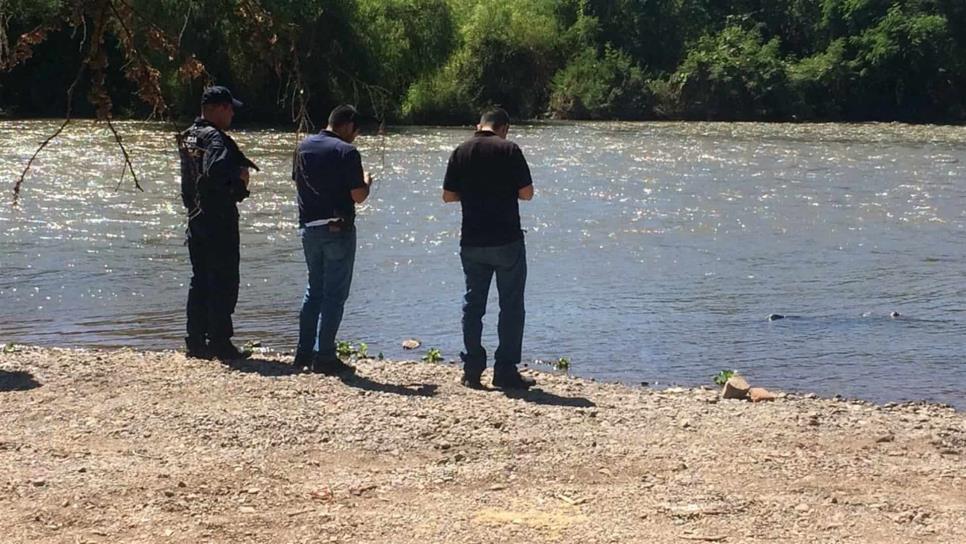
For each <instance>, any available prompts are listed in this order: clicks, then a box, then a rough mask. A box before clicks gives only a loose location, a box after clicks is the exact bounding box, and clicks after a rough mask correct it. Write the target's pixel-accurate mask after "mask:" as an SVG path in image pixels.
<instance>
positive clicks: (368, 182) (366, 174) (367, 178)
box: [362, 172, 373, 185]
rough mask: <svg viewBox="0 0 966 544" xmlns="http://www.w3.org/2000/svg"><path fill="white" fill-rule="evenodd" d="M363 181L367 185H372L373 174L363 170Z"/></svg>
mask: <svg viewBox="0 0 966 544" xmlns="http://www.w3.org/2000/svg"><path fill="white" fill-rule="evenodd" d="M362 181H363V182H365V184H366V185H372V181H373V179H372V174H370V173H369V172H363V173H362Z"/></svg>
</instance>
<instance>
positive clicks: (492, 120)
mask: <svg viewBox="0 0 966 544" xmlns="http://www.w3.org/2000/svg"><path fill="white" fill-rule="evenodd" d="M480 124H481V125H484V126H491V127H493V128H503V127H505V126H507V125H509V124H510V114H509V113H507V112H506V110H505V109H503V108H493V109H491V110H487V111H486V112H484V113H483V116H482V117H480Z"/></svg>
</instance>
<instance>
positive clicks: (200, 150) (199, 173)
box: [180, 117, 258, 213]
mask: <svg viewBox="0 0 966 544" xmlns="http://www.w3.org/2000/svg"><path fill="white" fill-rule="evenodd" d="M181 138H182V140H183V143H182V145H181V146H180V154H181V199H182V201H183V202H184V205H185V207H186V208H188V210H189V211H190V212H192V213H194V212H195V210H196V207H197V205H198V204H200V206H201V210H202V212H205V211H210V212H212V213H214V212H216V211H219V210H225V209H234V208H235V205H236V203H238V202H241V201H242V200H244V199H245V197H247V196H248V195H249V192H248V189H246V188H245V183H244V182H243V181H242V179H241V169H242V167H248V168H255V169H256V170H257V169H258V167H257V166H255V163H253V162H252V161H250V160H249V159H248V158H247V157H245V154H244V153H242V152H241V150H240V149H239V148H238V144H236V143H235V140H233V139H232V138H231V136H229V135H227V134H225V133H224V132H222V131H220V130H218V129H217V128H216V127H215V126H214V125H212V124H211V123H210V122H208V121H207V120H205V119H203V118H201V117H199V118H197V119H195V122H194V124H193V125H191V126H190V127H189V128H188V130H186V131H184V132H183V133H181Z"/></svg>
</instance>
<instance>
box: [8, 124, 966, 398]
mask: <svg viewBox="0 0 966 544" xmlns="http://www.w3.org/2000/svg"><path fill="white" fill-rule="evenodd" d="M54 127H55V124H54V123H51V122H43V121H27V122H0V172H4V174H3V178H2V179H3V182H4V184H5V185H7V186H8V187H9V186H10V185H11V184H12V182H13V179H14V178H15V177H16V173H18V172H19V169H20V168H21V167H22V164H23V163H24V161H25V160H26V159H27V158H28V157H29V155H30V153H31V152H32V151H33V148H34V146H35V145H36V144H37V142H39V141H40V140H42V139H43V138H44V137H45V136H46V135H47V134H49V133H51V132H52V130H53V129H54ZM121 127H122V132H123V134H124V136H125V141H126V142H127V143H128V144H129V145H130V147H131V149H132V151H133V153H134V156H135V159H136V166H137V169H138V172H139V174H140V177H141V181H142V184H143V185H144V188H145V192H143V193H139V192H135V191H134V189H133V186H132V183H131V180H130V178H129V177H128V178H127V179H126V180H125V181H124V182H123V183H122V185H121V186H120V189H119V190H115V187H116V186H117V182H118V179H119V177H120V172H121V169H122V163H121V157H120V154H119V153H118V152H117V149H116V146H115V144H114V143H113V140H112V138H111V136H110V133H109V132H107V130H106V129H105V128H104V127H101V126H95V125H91V124H78V125H74V126H73V127H72V128H71V129H70V130H69V132H68V133H67V134H66V135H65V136H64V137H62V138H61V139H60V140H58V141H57V142H56V144H55V145H53V146H52V147H51V148H49V150H48V151H45V152H44V154H43V155H42V156H41V158H40V160H39V162H38V163H37V165H36V166H35V168H34V170H33V172H32V174H31V175H30V177H29V178H28V179H27V182H26V185H25V187H24V192H23V203H22V206H21V207H20V208H19V209H12V208H10V206H9V205H8V204H7V203H6V202H4V203H3V205H2V206H0V272H2V273H0V341H16V342H22V343H34V344H45V345H65V346H75V345H110V346H115V345H125V346H136V347H144V348H176V347H180V346H181V338H182V336H183V332H182V329H183V302H184V299H185V294H186V282H187V281H188V277H189V265H188V260H187V251H186V249H185V248H184V247H183V246H182V241H183V231H184V219H183V213H182V209H181V205H180V201H179V197H178V191H179V185H178V177H177V171H176V167H177V157H176V150H175V147H174V143H173V137H172V130H171V128H170V127H167V126H160V125H149V124H140V123H127V124H122V125H121ZM468 134H469V132H468V131H467V130H459V129H435V128H412V129H410V128H401V129H397V130H394V131H391V133H390V134H389V135H388V136H386V137H385V138H384V139H383V138H378V137H372V138H365V137H364V138H362V139H361V140H360V141H359V142H358V143H359V144H360V147H361V148H362V151H363V157H364V160H365V162H366V165H367V167H368V168H369V169H370V170H371V171H372V172H373V173H374V174H375V175H376V176H377V178H378V181H377V184H378V185H377V188H376V189H375V192H374V195H373V197H372V198H371V199H370V202H369V203H368V204H367V205H366V206H365V207H364V208H363V210H362V212H361V217H360V220H359V240H360V250H359V254H358V257H357V259H358V260H357V265H356V267H357V269H356V277H355V282H354V285H353V291H352V295H351V297H350V300H349V303H348V310H347V313H346V318H345V321H344V323H343V327H342V331H341V336H342V337H343V338H345V339H348V340H362V341H365V342H368V343H369V346H370V348H369V349H370V352H371V353H377V352H383V353H385V355H386V356H387V357H403V356H407V355H408V356H410V357H412V356H413V354H411V353H408V354H407V353H404V352H403V350H402V349H401V347H400V342H401V341H402V340H403V339H405V338H408V337H416V338H420V339H421V340H423V342H424V346H425V347H431V346H435V347H439V348H441V350H442V351H443V353H444V355H446V356H447V357H453V358H455V357H456V356H457V354H458V352H459V349H460V347H461V336H460V328H459V317H460V297H461V294H462V276H461V272H460V267H459V258H458V256H457V251H458V247H457V246H458V234H459V209H458V207H454V206H445V205H443V204H442V202H441V201H440V187H441V180H442V176H443V171H444V168H445V163H446V159H447V157H448V154H449V152H450V150H451V149H452V148H453V147H454V146H455V145H457V144H458V143H459V142H460V141H461V140H462V139H463V138H465V137H466V136H467V135H468ZM236 136H237V139H238V140H239V142H240V143H241V145H242V147H243V148H244V149H245V150H246V151H247V152H248V154H249V155H250V156H252V157H253V158H254V159H255V160H256V162H258V163H259V165H260V166H262V167H263V173H262V174H259V175H256V176H254V195H253V197H252V198H251V199H249V200H248V201H246V202H245V203H243V204H242V205H241V207H240V208H241V215H242V223H243V225H242V246H243V247H242V288H241V297H240V302H239V306H238V311H237V313H236V329H237V331H238V336H237V338H238V339H239V340H244V339H255V338H257V339H260V340H262V342H263V343H264V344H266V345H267V346H270V347H271V348H274V349H278V350H287V349H291V348H292V347H294V343H295V339H296V335H297V333H296V329H297V326H296V319H297V313H298V307H299V301H300V297H301V293H302V289H303V285H304V279H305V270H304V266H305V265H304V262H303V261H302V256H301V249H300V246H299V242H298V237H297V230H296V225H295V221H296V207H295V199H294V190H293V186H292V185H291V183H290V182H289V181H288V175H287V174H288V172H290V168H291V166H290V156H291V150H292V147H293V143H294V137H293V136H292V134H290V133H286V132H281V131H274V130H252V131H239V132H237V133H236ZM511 137H512V138H513V139H515V140H516V141H517V142H519V143H520V144H521V146H522V147H523V149H524V152H525V153H526V155H527V157H528V159H529V161H530V163H531V166H532V169H533V174H534V179H535V180H536V187H537V196H536V198H535V199H534V200H533V201H532V202H530V203H525V204H523V205H522V206H521V211H522V216H523V223H524V228H526V229H527V230H528V231H529V232H528V235H527V243H528V253H529V259H530V280H529V284H528V287H527V310H528V313H527V332H526V337H525V345H524V358H525V359H528V360H533V359H544V360H546V359H552V358H557V357H561V356H567V357H570V358H571V360H572V370H573V372H574V373H576V374H578V375H582V376H591V377H598V378H602V379H612V380H621V381H627V382H641V381H647V382H650V383H652V384H655V383H656V384H662V385H663V384H669V383H679V384H691V385H694V384H708V383H710V378H711V376H713V375H714V374H715V373H716V372H717V371H718V370H720V369H724V368H737V369H739V370H741V371H742V372H743V373H744V374H746V375H747V376H749V377H750V378H751V379H752V381H754V382H756V383H760V384H762V385H765V386H773V387H777V388H784V389H790V390H807V391H817V392H819V393H822V394H826V395H834V394H842V395H845V396H857V397H863V398H868V399H873V400H878V401H896V400H907V399H928V400H933V401H940V402H948V403H952V404H954V405H956V406H958V407H959V408H966V343H964V333H966V309H964V308H966V304H964V300H966V287H964V284H966V129H963V128H958V127H934V126H905V125H891V124H886V125H882V124H873V125H845V126H843V125H768V124H700V123H696V124H679V123H660V124H630V123H626V124H625V123H599V124H597V123H594V124H550V125H537V126H527V127H514V129H513V132H512V134H511ZM5 191H7V190H5ZM5 194H7V195H8V196H7V197H6V198H9V195H10V193H9V192H6V193H5ZM492 295H493V297H495V289H494V293H492ZM493 297H491V302H490V308H491V312H490V315H489V316H488V317H487V330H488V332H490V334H489V339H488V342H487V344H488V346H489V348H490V350H491V353H492V349H493V348H495V344H496V340H495V332H494V331H495V316H496V311H495V310H496V306H495V298H493ZM893 311H897V312H899V313H900V314H901V317H899V318H897V319H892V318H890V313H891V312H893ZM771 313H780V314H785V315H787V316H790V317H789V318H788V319H785V320H781V321H773V322H769V321H768V320H767V319H766V317H767V316H768V315H769V314H771Z"/></svg>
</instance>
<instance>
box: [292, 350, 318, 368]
mask: <svg viewBox="0 0 966 544" xmlns="http://www.w3.org/2000/svg"><path fill="white" fill-rule="evenodd" d="M314 357H315V355H314V354H312V353H299V352H295V360H294V361H292V366H294V367H295V368H307V367H310V366H312V359H313V358H314Z"/></svg>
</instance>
